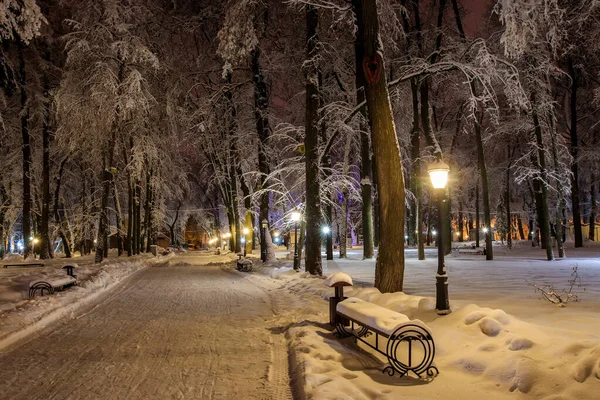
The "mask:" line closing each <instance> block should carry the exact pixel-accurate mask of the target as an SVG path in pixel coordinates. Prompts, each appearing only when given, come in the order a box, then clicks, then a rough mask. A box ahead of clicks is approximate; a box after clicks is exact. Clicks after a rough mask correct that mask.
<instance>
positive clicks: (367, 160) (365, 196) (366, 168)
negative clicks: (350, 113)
mask: <svg viewBox="0 0 600 400" xmlns="http://www.w3.org/2000/svg"><path fill="white" fill-rule="evenodd" d="M364 54H365V50H364V44H363V43H361V42H360V41H359V40H358V36H357V37H356V38H355V41H354V60H355V64H356V76H355V77H356V79H355V81H356V103H357V104H362V103H363V102H364V101H365V85H366V80H365V75H364V71H363V66H362V65H363V64H362V62H363V59H364ZM366 108H367V107H366V105H365V106H363V107H361V110H360V114H361V115H360V125H359V126H360V155H361V165H360V186H361V196H362V213H361V214H362V232H363V258H364V259H371V258H373V257H374V255H375V250H374V244H373V202H372V185H371V143H370V141H369V132H368V126H367V124H366V120H367V109H366Z"/></svg>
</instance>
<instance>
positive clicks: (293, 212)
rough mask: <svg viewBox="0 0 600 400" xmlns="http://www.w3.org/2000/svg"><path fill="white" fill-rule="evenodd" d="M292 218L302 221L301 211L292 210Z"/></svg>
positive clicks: (295, 220)
mask: <svg viewBox="0 0 600 400" xmlns="http://www.w3.org/2000/svg"><path fill="white" fill-rule="evenodd" d="M290 218H291V219H292V221H294V222H298V221H300V213H299V212H298V211H292V213H291V214H290Z"/></svg>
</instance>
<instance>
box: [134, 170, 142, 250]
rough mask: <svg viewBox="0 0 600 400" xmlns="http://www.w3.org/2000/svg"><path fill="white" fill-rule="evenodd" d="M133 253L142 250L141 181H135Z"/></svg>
mask: <svg viewBox="0 0 600 400" xmlns="http://www.w3.org/2000/svg"><path fill="white" fill-rule="evenodd" d="M134 236H135V243H136V248H135V254H140V253H141V252H142V245H143V241H142V182H140V181H139V180H136V182H135V233H134Z"/></svg>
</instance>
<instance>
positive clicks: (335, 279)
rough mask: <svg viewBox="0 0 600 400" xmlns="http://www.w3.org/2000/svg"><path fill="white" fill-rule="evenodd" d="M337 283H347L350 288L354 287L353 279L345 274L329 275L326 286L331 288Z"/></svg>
mask: <svg viewBox="0 0 600 400" xmlns="http://www.w3.org/2000/svg"><path fill="white" fill-rule="evenodd" d="M336 283H346V284H348V286H352V278H351V277H350V275H348V274H345V273H343V272H336V273H335V274H331V275H329V276H328V277H327V278H326V279H325V284H326V285H327V286H329V287H331V286H333V285H335V284H336Z"/></svg>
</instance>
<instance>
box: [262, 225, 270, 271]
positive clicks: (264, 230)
mask: <svg viewBox="0 0 600 400" xmlns="http://www.w3.org/2000/svg"><path fill="white" fill-rule="evenodd" d="M268 226H269V221H267V220H266V219H263V220H262V223H261V227H262V240H261V241H260V259H261V260H262V261H263V262H266V261H267V241H266V237H267V227H268Z"/></svg>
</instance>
